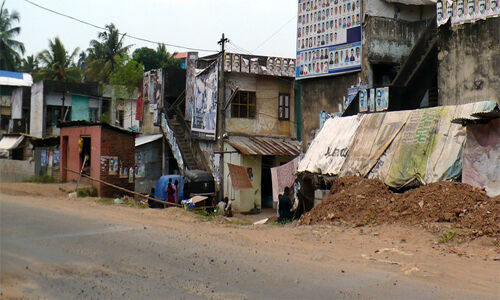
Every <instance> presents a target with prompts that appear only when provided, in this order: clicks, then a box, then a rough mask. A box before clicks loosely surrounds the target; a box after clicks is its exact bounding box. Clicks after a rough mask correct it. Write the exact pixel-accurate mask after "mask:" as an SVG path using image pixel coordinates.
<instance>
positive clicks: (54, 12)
mask: <svg viewBox="0 0 500 300" xmlns="http://www.w3.org/2000/svg"><path fill="white" fill-rule="evenodd" d="M24 1H25V2H27V3H29V4H31V5H33V6H36V7H38V8H41V9H43V10H45V11H48V12H51V13H53V14H56V15H59V16H62V17H65V18H68V19H71V20H73V21H77V22H80V23H82V24H85V25H88V26H91V27H94V28H97V29H100V30H106V28H104V27H102V26H99V25H95V24H92V23H90V22H87V21H84V20H81V19H78V18H75V17H72V16H70V15H67V14H64V13H61V12H58V11H55V10H53V9H50V8H47V7H44V6H41V5H40V4H37V3H35V2H33V1H30V0H24ZM119 34H120V35H122V36H127V37H129V38H131V39H135V40H139V41H143V42H147V43H152V44H157V45H161V44H163V45H166V46H170V47H174V48H181V49H186V50H193V51H204V52H219V51H218V50H209V49H201V48H193V47H187V46H181V45H175V44H169V43H164V42H157V41H153V40H149V39H145V38H141V37H137V36H133V35H128V34H126V33H119Z"/></svg>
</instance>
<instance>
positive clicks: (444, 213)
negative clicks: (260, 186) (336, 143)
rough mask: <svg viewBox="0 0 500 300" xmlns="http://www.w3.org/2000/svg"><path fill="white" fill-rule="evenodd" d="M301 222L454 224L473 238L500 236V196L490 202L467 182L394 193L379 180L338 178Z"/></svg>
mask: <svg viewBox="0 0 500 300" xmlns="http://www.w3.org/2000/svg"><path fill="white" fill-rule="evenodd" d="M300 222H301V224H307V225H310V224H329V223H336V222H337V223H346V224H349V225H353V226H364V225H369V224H384V223H395V222H399V223H404V224H410V225H423V226H424V227H427V226H428V225H430V224H432V223H436V222H447V223H452V224H454V225H455V226H456V227H457V228H464V229H467V230H469V231H470V233H469V235H471V236H476V237H477V236H482V235H487V236H491V237H500V197H496V198H489V197H488V196H487V195H486V194H485V193H484V191H482V190H480V189H477V188H474V187H472V186H470V185H468V184H461V183H453V182H439V183H431V184H429V185H426V186H422V187H419V188H416V189H412V190H409V191H406V192H405V193H402V194H401V193H393V192H392V191H391V190H389V188H388V187H387V186H386V185H385V184H383V183H382V182H381V181H379V180H373V179H366V178H361V177H352V176H349V177H341V178H338V179H337V180H336V181H335V182H334V184H333V186H332V189H331V190H330V194H329V196H328V197H327V198H326V199H324V200H323V201H322V202H321V203H320V204H319V205H318V206H316V207H315V208H313V209H312V210H311V211H310V212H309V213H307V214H304V215H303V216H302V217H301V220H300Z"/></svg>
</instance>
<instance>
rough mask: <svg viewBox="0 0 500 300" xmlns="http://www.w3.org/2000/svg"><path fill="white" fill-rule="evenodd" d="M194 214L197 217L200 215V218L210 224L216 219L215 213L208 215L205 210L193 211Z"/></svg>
mask: <svg viewBox="0 0 500 300" xmlns="http://www.w3.org/2000/svg"><path fill="white" fill-rule="evenodd" d="M192 212H193V213H194V214H195V215H198V216H199V217H200V218H202V219H204V220H205V221H206V222H210V221H213V220H214V218H215V216H216V215H215V214H213V213H208V212H206V211H205V210H196V209H194V210H192Z"/></svg>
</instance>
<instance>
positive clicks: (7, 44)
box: [0, 0, 24, 71]
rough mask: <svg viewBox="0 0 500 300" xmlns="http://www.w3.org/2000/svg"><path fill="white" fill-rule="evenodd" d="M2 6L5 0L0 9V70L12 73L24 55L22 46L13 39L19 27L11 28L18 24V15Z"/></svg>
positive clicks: (17, 33)
mask: <svg viewBox="0 0 500 300" xmlns="http://www.w3.org/2000/svg"><path fill="white" fill-rule="evenodd" d="M4 5H5V0H4V1H3V2H2V7H0V69H2V70H11V71H14V70H15V69H16V67H17V66H18V65H19V63H20V62H21V55H23V54H24V44H23V43H21V42H19V41H16V40H15V39H14V38H15V37H16V36H17V35H19V33H20V32H21V27H19V26H16V27H13V26H14V22H19V13H18V12H17V11H12V13H9V10H8V9H6V8H5V9H4Z"/></svg>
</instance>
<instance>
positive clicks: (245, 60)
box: [224, 53, 295, 77]
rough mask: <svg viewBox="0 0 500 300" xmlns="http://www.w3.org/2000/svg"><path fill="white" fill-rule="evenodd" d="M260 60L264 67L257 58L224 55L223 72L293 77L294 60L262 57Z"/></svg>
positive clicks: (233, 54)
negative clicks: (262, 61)
mask: <svg viewBox="0 0 500 300" xmlns="http://www.w3.org/2000/svg"><path fill="white" fill-rule="evenodd" d="M261 58H262V57H261ZM262 59H263V60H265V65H264V64H262V65H261V64H259V58H258V57H252V56H249V55H241V54H235V53H226V57H225V59H224V71H225V72H239V73H250V74H259V75H271V76H284V77H295V59H292V58H282V57H267V58H265V57H264V58H262Z"/></svg>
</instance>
